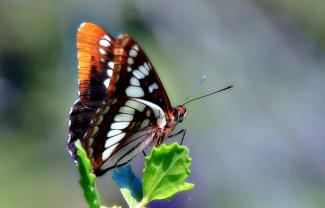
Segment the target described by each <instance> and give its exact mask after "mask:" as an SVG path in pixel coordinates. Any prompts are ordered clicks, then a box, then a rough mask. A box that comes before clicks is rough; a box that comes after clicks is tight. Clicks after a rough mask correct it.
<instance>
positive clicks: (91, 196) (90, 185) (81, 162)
mask: <svg viewBox="0 0 325 208" xmlns="http://www.w3.org/2000/svg"><path fill="white" fill-rule="evenodd" d="M75 145H76V148H77V156H78V163H77V167H78V169H79V173H80V179H79V183H80V185H81V187H82V190H83V192H84V196H85V198H86V201H87V202H88V206H89V207H90V208H100V205H99V197H98V194H97V191H96V187H95V180H96V176H95V175H94V174H93V173H92V170H91V163H90V160H89V159H88V156H87V153H86V152H85V150H84V149H83V147H82V145H81V143H80V141H79V140H77V141H76V142H75Z"/></svg>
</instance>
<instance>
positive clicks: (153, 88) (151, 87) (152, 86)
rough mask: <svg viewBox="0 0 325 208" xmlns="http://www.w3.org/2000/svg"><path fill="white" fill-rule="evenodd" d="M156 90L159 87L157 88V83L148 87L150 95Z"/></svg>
mask: <svg viewBox="0 0 325 208" xmlns="http://www.w3.org/2000/svg"><path fill="white" fill-rule="evenodd" d="M158 88H159V87H158V85H157V83H156V82H155V83H153V84H152V85H150V86H149V88H148V91H149V92H150V93H152V92H153V91H154V90H157V89H158Z"/></svg>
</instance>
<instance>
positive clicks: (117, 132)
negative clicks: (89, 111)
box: [106, 130, 122, 137]
mask: <svg viewBox="0 0 325 208" xmlns="http://www.w3.org/2000/svg"><path fill="white" fill-rule="evenodd" d="M120 133H122V131H121V130H110V131H109V132H108V133H107V135H106V136H107V137H112V136H115V135H117V134H120Z"/></svg>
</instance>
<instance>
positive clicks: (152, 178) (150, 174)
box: [142, 143, 194, 205]
mask: <svg viewBox="0 0 325 208" xmlns="http://www.w3.org/2000/svg"><path fill="white" fill-rule="evenodd" d="M191 161H192V159H191V158H189V151H188V149H187V148H186V147H184V146H180V145H178V144H177V143H173V144H171V145H169V146H166V145H164V144H163V145H161V146H160V147H159V148H155V147H154V148H153V150H152V151H151V154H150V155H149V156H148V157H146V161H145V166H144V173H143V179H142V183H143V200H142V204H144V205H146V204H147V203H148V202H150V201H152V200H157V199H165V200H169V199H171V198H172V197H173V196H174V195H175V194H176V193H178V192H181V191H187V190H190V189H192V188H193V187H194V184H191V183H187V182H185V179H186V178H187V177H188V176H189V175H190V174H191V171H190V169H189V167H190V165H191Z"/></svg>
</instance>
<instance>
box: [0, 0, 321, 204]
mask: <svg viewBox="0 0 325 208" xmlns="http://www.w3.org/2000/svg"><path fill="white" fill-rule="evenodd" d="M324 19H325V1H324V0H295V1H294V0H215V1H213V0H205V1H202V0H183V1H172V0H166V1H144V0H139V1H126V0H119V1H104V0H96V1H77V0H68V1H63V0H58V1H49V0H42V1H41V0H29V1H26V0H0V26H1V29H0V95H1V96H0V139H1V145H0V165H1V171H0V184H1V186H0V207H33V208H38V207H40V208H41V207H69V208H72V207H76V208H77V207H78V208H79V207H86V204H85V201H84V199H83V197H82V193H81V190H80V187H79V185H78V181H77V180H78V173H77V172H76V169H75V167H74V165H73V163H72V161H71V159H70V158H69V155H68V154H67V152H66V150H65V145H66V141H67V125H68V120H67V116H68V111H69V108H70V106H71V105H72V104H73V102H74V101H75V100H76V99H77V70H76V68H77V62H76V61H77V58H76V43H75V41H76V31H77V28H78V26H79V24H80V23H81V22H83V21H91V22H94V23H97V24H99V25H101V26H102V27H104V28H106V29H107V31H109V32H110V33H111V34H112V35H114V36H117V35H119V34H120V33H129V34H130V35H132V36H133V37H135V39H136V40H138V42H139V43H140V44H141V45H142V47H143V48H144V49H145V50H146V52H147V54H148V55H149V57H150V58H151V61H152V62H153V63H154V65H155V67H156V70H157V71H158V73H159V75H160V76H161V79H162V81H163V83H164V85H165V88H166V89H167V91H168V94H169V96H170V99H171V101H172V103H173V104H174V105H177V104H179V103H181V102H182V100H183V99H184V98H185V96H186V95H187V93H188V92H189V91H190V89H191V87H192V86H193V83H194V82H195V81H196V80H197V79H198V78H199V77H200V76H201V75H203V74H205V75H207V77H208V80H207V81H206V82H205V83H204V85H203V86H202V87H201V88H200V89H199V90H198V92H197V94H196V95H201V94H203V93H207V92H210V91H212V90H215V89H220V88H222V87H225V86H226V85H227V84H229V83H233V84H234V85H235V88H234V89H233V90H229V91H227V92H224V93H222V94H219V95H216V96H213V97H210V98H208V99H205V100H201V101H198V102H195V103H192V104H191V105H188V116H187V118H186V120H185V122H184V123H182V126H183V127H186V128H187V130H188V131H187V136H186V139H185V145H187V146H188V147H189V148H190V150H191V156H192V158H193V165H192V176H191V177H190V179H189V181H190V182H193V183H195V184H196V188H195V189H194V190H193V191H189V192H185V193H182V194H179V195H177V196H176V197H175V198H174V199H173V200H172V201H171V202H158V203H153V204H152V205H151V206H150V207H220V208H232V207H240V208H255V207H256V208H261V207H262V208H273V207H277V208H285V207H292V208H324V207H325V151H324V149H325V112H324V106H325V95H324V91H325V21H324ZM132 165H133V167H134V168H135V169H136V171H137V172H138V174H141V167H142V165H143V156H142V155H139V157H138V158H137V159H136V160H135V161H134V162H132ZM98 188H99V189H100V193H101V199H102V201H103V203H104V204H106V205H113V204H115V203H116V204H121V205H123V206H124V207H126V205H125V203H124V202H123V199H122V198H121V195H120V193H119V190H118V188H117V186H116V185H115V184H114V182H112V179H111V177H110V174H107V175H106V176H104V177H102V178H99V179H98Z"/></svg>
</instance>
